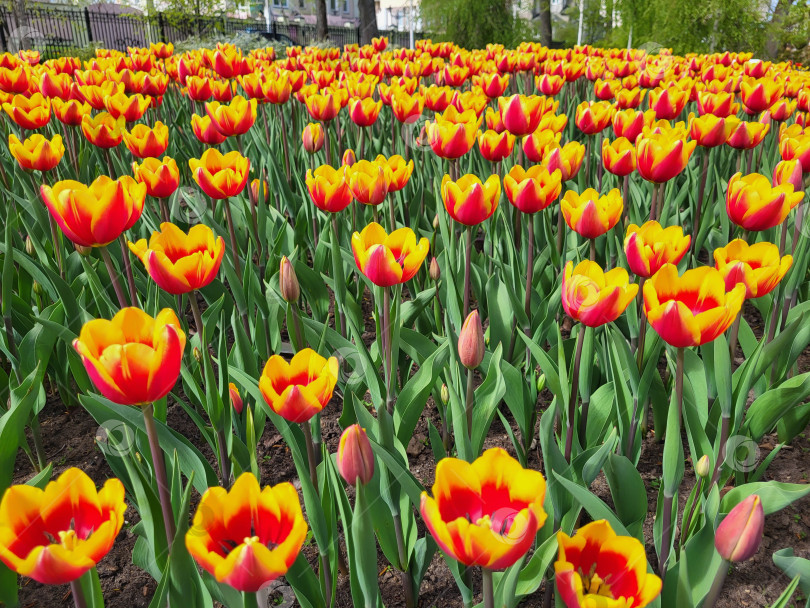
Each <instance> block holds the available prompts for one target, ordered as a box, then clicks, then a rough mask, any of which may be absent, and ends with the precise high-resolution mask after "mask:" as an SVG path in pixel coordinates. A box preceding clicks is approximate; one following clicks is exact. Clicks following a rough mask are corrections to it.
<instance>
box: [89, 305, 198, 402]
mask: <svg viewBox="0 0 810 608" xmlns="http://www.w3.org/2000/svg"><path fill="white" fill-rule="evenodd" d="M185 347H186V334H185V333H183V330H182V329H181V325H180V321H178V320H177V316H176V315H175V314H174V311H172V310H171V309H169V308H164V309H163V310H161V311H160V312H159V313H158V315H157V317H154V318H152V317H151V316H149V315H148V314H147V313H145V312H144V311H142V310H141V309H140V308H134V307H133V308H123V309H121V310H120V311H118V312H117V313H116V314H115V316H114V317H113V318H112V320H109V321H108V320H107V319H93V320H92V321H88V322H87V323H85V324H84V326H83V327H82V330H81V332H80V333H79V337H78V338H76V339H75V340H74V341H73V348H75V349H76V352H77V353H79V357H81V359H82V363H83V364H84V368H85V369H86V370H87V374H88V375H89V376H90V379H91V380H92V381H93V384H95V386H96V388H97V389H98V390H99V392H101V394H102V395H104V396H105V397H107V399H109V400H111V401H114V402H115V403H119V404H122V405H146V404H149V403H153V402H155V401H157V400H159V399H162V398H163V397H165V396H166V395H167V394H168V393H169V391H171V390H172V387H174V384H175V382H177V377H178V376H179V375H180V364H181V362H182V360H183V350H184V349H185Z"/></svg>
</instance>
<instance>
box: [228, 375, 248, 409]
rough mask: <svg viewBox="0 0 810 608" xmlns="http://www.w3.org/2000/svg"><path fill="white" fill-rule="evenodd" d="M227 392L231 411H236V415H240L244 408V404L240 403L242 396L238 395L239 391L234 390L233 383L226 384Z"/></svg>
mask: <svg viewBox="0 0 810 608" xmlns="http://www.w3.org/2000/svg"><path fill="white" fill-rule="evenodd" d="M228 392H229V393H230V396H231V405H232V406H233V409H235V410H236V413H237V414H241V413H242V408H243V407H244V406H245V404H244V403H243V401H242V396H241V395H240V394H239V389H238V388H236V385H235V384H234V383H233V382H230V383H229V384H228Z"/></svg>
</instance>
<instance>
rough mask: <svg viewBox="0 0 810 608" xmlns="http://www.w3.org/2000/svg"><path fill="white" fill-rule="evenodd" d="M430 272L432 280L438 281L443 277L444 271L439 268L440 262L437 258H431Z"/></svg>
mask: <svg viewBox="0 0 810 608" xmlns="http://www.w3.org/2000/svg"><path fill="white" fill-rule="evenodd" d="M428 274H429V275H430V280H431V281H438V280H439V279H440V278H441V277H442V271H441V269H440V268H439V262H438V261H437V260H436V258H431V259H430V266H429V267H428Z"/></svg>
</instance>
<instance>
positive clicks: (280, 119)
mask: <svg viewBox="0 0 810 608" xmlns="http://www.w3.org/2000/svg"><path fill="white" fill-rule="evenodd" d="M276 113H277V114H278V124H279V125H280V126H281V145H282V146H283V147H284V175H285V176H286V177H287V184H289V185H292V181H291V179H290V148H289V145H288V144H287V129H285V128H284V113H283V111H282V109H281V106H280V105H276Z"/></svg>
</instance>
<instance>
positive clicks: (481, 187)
mask: <svg viewBox="0 0 810 608" xmlns="http://www.w3.org/2000/svg"><path fill="white" fill-rule="evenodd" d="M441 192H442V201H444V208H445V209H446V210H447V213H449V214H450V217H452V218H453V219H454V220H455V221H457V222H459V223H460V224H464V225H465V226H475V225H477V224H480V223H481V222H483V221H485V220H488V219H489V218H490V217H491V216H492V214H493V213H495V210H496V209H497V208H498V200H499V199H500V196H501V180H500V179H499V178H498V176H497V175H490V176H489V177H488V178H487V180H486V181H485V182H483V183H482V182H481V180H480V179H479V178H478V177H477V176H475V175H472V174H469V173H468V174H467V175H462V176H461V177H460V178H459V179H458V181H455V182H454V181H452V180H451V179H450V176H449V175H445V176H444V178H443V179H442V190H441Z"/></svg>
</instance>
